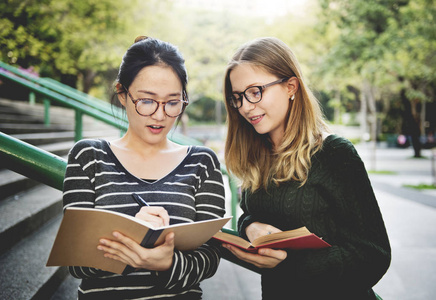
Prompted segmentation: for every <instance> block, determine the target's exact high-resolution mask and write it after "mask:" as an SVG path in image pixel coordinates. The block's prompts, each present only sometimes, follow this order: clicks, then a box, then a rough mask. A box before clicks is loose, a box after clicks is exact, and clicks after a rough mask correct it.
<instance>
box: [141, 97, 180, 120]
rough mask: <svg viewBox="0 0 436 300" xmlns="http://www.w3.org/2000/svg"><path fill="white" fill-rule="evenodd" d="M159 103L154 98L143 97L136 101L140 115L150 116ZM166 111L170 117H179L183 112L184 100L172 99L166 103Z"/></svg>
mask: <svg viewBox="0 0 436 300" xmlns="http://www.w3.org/2000/svg"><path fill="white" fill-rule="evenodd" d="M158 106H159V103H158V102H156V101H155V100H152V99H141V100H139V101H138V102H137V103H136V110H137V111H138V113H139V114H140V115H143V116H150V115H152V114H153V113H154V112H155V111H156V110H157V108H158ZM164 111H165V113H166V114H167V116H169V117H177V116H179V115H180V114H181V113H182V112H183V101H181V100H171V101H168V102H167V103H165V106H164Z"/></svg>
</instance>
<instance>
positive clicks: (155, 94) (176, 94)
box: [138, 90, 182, 97]
mask: <svg viewBox="0 0 436 300" xmlns="http://www.w3.org/2000/svg"><path fill="white" fill-rule="evenodd" d="M138 92H140V93H144V94H149V95H152V96H158V94H157V93H155V92H152V91H147V90H138ZM181 95H182V93H180V92H175V93H170V94H168V95H167V97H175V96H181Z"/></svg>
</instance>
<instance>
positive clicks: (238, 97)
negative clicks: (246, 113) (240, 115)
mask: <svg viewBox="0 0 436 300" xmlns="http://www.w3.org/2000/svg"><path fill="white" fill-rule="evenodd" d="M242 94H243V95H245V99H247V100H248V101H249V102H251V103H257V102H259V101H260V100H261V99H262V91H261V89H260V88H259V87H258V86H253V87H250V88H248V89H246V90H245V91H244V92H243V93H241V94H233V95H232V97H231V99H230V103H231V105H232V106H233V107H235V108H240V107H241V106H242Z"/></svg>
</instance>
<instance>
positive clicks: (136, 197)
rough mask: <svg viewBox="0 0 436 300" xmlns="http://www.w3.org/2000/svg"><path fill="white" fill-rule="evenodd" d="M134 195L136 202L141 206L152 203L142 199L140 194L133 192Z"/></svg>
mask: <svg viewBox="0 0 436 300" xmlns="http://www.w3.org/2000/svg"><path fill="white" fill-rule="evenodd" d="M132 197H133V199H134V200H135V201H136V203H138V205H139V206H140V207H143V206H150V205H148V203H147V202H145V200H144V199H142V198H141V196H139V195H138V194H136V193H133V194H132Z"/></svg>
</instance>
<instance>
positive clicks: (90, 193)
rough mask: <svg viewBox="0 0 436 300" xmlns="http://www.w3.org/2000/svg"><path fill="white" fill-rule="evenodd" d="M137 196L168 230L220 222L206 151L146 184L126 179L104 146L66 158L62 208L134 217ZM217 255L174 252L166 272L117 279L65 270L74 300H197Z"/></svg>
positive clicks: (217, 184)
mask: <svg viewBox="0 0 436 300" xmlns="http://www.w3.org/2000/svg"><path fill="white" fill-rule="evenodd" d="M133 193H137V194H138V195H140V196H141V197H142V198H143V199H144V200H145V201H146V202H147V203H148V204H149V205H150V206H154V205H156V206H162V207H163V208H165V209H166V210H167V211H168V214H169V216H170V224H177V223H186V222H195V221H200V220H206V219H212V218H219V217H222V216H224V213H225V210H224V185H223V179H222V173H221V171H220V163H219V161H218V159H217V157H216V155H215V153H214V152H213V151H212V150H210V149H209V148H206V147H199V146H190V147H189V149H188V153H187V155H186V157H185V158H184V159H183V161H182V162H181V163H180V164H179V165H178V166H177V167H176V168H175V169H173V171H171V172H170V173H169V174H167V175H166V176H164V177H162V178H160V179H158V180H156V181H154V182H147V181H146V180H143V179H141V178H138V177H136V176H134V175H132V174H131V173H129V172H128V171H127V170H126V169H125V168H124V167H123V165H122V164H121V163H120V162H119V161H118V159H117V158H116V156H115V155H114V153H113V152H112V150H111V148H110V146H109V143H108V142H107V141H105V140H90V139H85V140H81V141H79V142H77V143H76V144H75V145H74V147H73V148H72V149H71V151H70V153H69V155H68V165H67V169H66V173H65V179H64V192H63V201H64V209H65V208H67V207H94V208H99V209H107V210H112V211H117V212H121V213H125V214H128V215H131V216H134V215H135V214H136V213H137V212H138V211H139V207H138V204H137V203H136V202H135V201H134V199H133V198H132V194H133ZM219 259H220V255H219V249H217V248H216V247H215V246H212V245H208V244H204V245H203V246H201V247H199V248H198V249H197V250H194V251H178V250H176V249H175V250H174V257H173V265H172V267H171V268H170V269H169V270H167V271H150V270H138V271H135V272H133V273H130V274H128V275H124V276H123V275H118V274H113V273H109V272H106V271H103V270H99V269H95V268H89V267H70V268H69V270H70V273H71V275H73V276H74V277H76V278H81V279H82V282H81V284H80V286H79V292H78V293H79V299H200V298H201V294H202V291H201V288H200V284H199V283H200V281H201V280H203V279H206V278H209V277H211V276H212V275H213V274H214V273H215V272H216V270H217V268H218V264H219Z"/></svg>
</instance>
